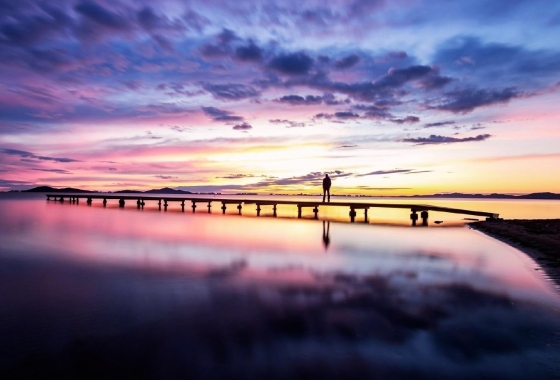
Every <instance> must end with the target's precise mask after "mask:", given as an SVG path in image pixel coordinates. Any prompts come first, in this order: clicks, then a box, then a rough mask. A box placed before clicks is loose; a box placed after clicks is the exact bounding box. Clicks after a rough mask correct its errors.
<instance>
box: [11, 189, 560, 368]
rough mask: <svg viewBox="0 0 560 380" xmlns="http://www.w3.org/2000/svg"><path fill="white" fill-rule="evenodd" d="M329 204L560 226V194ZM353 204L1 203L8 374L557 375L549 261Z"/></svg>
mask: <svg viewBox="0 0 560 380" xmlns="http://www.w3.org/2000/svg"><path fill="white" fill-rule="evenodd" d="M127 195H128V194H127ZM165 197H171V196H165ZM201 197H204V198H212V197H215V198H216V199H221V198H224V197H227V198H228V199H239V200H243V199H260V200H269V201H270V200H273V199H277V200H279V199H282V200H294V201H295V200H303V201H315V200H317V201H320V200H321V199H320V197H319V196H317V197H310V196H302V197H292V196H289V197H288V196H286V197H278V196H276V197H275V196H249V195H244V196H233V195H232V196H224V195H220V196H213V195H204V196H201ZM332 201H333V202H334V201H336V202H340V201H342V202H349V201H355V202H375V203H407V204H413V203H414V204H429V205H435V206H444V207H452V208H462V209H469V210H477V211H487V212H493V213H497V214H500V217H503V218H507V219H511V218H515V219H519V218H524V219H547V218H559V217H560V201H554V200H509V199H507V200H480V199H473V200H469V199H435V198H434V199H430V198H422V199H411V198H368V197H360V198H348V197H333V198H332ZM356 211H357V216H356V218H355V222H354V223H351V222H350V218H349V208H348V207H330V206H326V205H320V206H319V212H318V216H317V218H315V215H314V213H313V212H312V209H311V208H305V209H304V211H303V214H302V218H301V219H299V218H298V217H297V208H296V207H295V206H290V205H279V206H278V209H277V212H276V214H275V213H274V212H273V210H272V206H261V211H260V213H259V215H258V216H257V211H256V206H255V205H254V204H243V205H242V209H241V212H240V211H239V210H238V209H237V205H236V204H228V205H227V208H226V210H225V213H224V212H223V210H222V209H221V204H220V203H219V202H213V203H212V204H211V207H210V208H208V207H207V204H206V203H200V202H199V203H198V204H197V208H196V209H195V210H194V212H193V209H192V208H191V203H190V202H187V204H186V207H185V208H184V209H181V207H180V203H179V202H169V206H168V207H167V208H164V207H159V206H158V204H157V202H156V201H153V200H147V201H145V206H144V207H138V206H137V203H136V201H126V204H125V206H124V207H119V204H118V201H117V200H113V199H110V200H108V203H107V205H106V206H104V205H103V203H102V201H101V200H99V199H94V200H93V202H92V204H91V205H89V204H87V203H86V202H85V200H84V199H81V200H80V202H79V203H72V202H69V201H68V200H67V199H66V200H65V202H58V201H54V200H50V201H47V199H46V197H45V195H44V194H33V193H3V194H0V378H2V379H12V378H14V379H15V378H18V379H20V378H23V379H26V378H29V379H557V378H560V293H559V290H558V288H557V286H556V285H555V284H554V283H553V282H552V281H551V280H550V279H548V278H547V277H546V274H545V273H544V271H543V268H542V267H541V266H540V265H539V263H538V262H537V261H535V260H533V259H531V258H530V257H529V256H527V255H526V254H524V253H523V252H521V251H519V250H518V249H516V248H513V247H511V246H509V245H507V244H505V243H503V242H501V241H499V240H496V239H493V238H491V237H489V236H487V235H485V234H483V233H481V232H478V231H476V230H473V229H471V228H469V225H468V223H469V222H471V221H473V220H472V219H481V220H482V219H483V218H480V217H473V216H469V215H461V214H448V213H438V212H430V215H429V220H428V225H427V226H421V225H418V226H412V225H411V222H410V217H409V215H410V210H408V209H392V208H372V209H369V213H368V218H367V220H366V218H365V216H364V214H363V210H356ZM436 222H438V223H436Z"/></svg>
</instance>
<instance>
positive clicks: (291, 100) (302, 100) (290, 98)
mask: <svg viewBox="0 0 560 380" xmlns="http://www.w3.org/2000/svg"><path fill="white" fill-rule="evenodd" d="M275 102H278V103H287V104H291V105H294V106H297V105H316V104H321V103H322V102H323V98H322V97H321V96H314V95H307V96H306V97H303V96H299V95H286V96H283V97H281V98H279V99H276V100H275Z"/></svg>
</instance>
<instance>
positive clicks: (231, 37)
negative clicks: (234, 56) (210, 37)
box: [199, 29, 238, 59]
mask: <svg viewBox="0 0 560 380" xmlns="http://www.w3.org/2000/svg"><path fill="white" fill-rule="evenodd" d="M237 39H238V37H237V36H236V34H235V33H234V32H233V31H231V30H229V29H223V30H222V32H221V33H220V34H218V35H217V36H215V38H214V40H215V42H213V43H212V42H209V43H206V44H204V45H202V46H200V48H199V50H200V52H201V54H202V56H203V57H205V58H211V59H213V58H223V57H227V56H230V55H231V53H232V50H233V49H232V47H231V43H232V42H233V41H235V40H237Z"/></svg>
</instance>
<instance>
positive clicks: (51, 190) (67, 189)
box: [22, 186, 97, 193]
mask: <svg viewBox="0 0 560 380" xmlns="http://www.w3.org/2000/svg"><path fill="white" fill-rule="evenodd" d="M22 191H23V192H26V193H97V191H89V190H82V189H74V188H73V187H65V188H64V189H55V188H54V187H50V186H39V187H34V188H33V189H29V190H22Z"/></svg>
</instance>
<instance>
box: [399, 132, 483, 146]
mask: <svg viewBox="0 0 560 380" xmlns="http://www.w3.org/2000/svg"><path fill="white" fill-rule="evenodd" d="M490 137H492V135H488V134H485V135H478V136H474V137H462V138H460V137H449V136H440V135H430V137H418V138H407V139H402V140H401V141H402V142H410V143H415V144H416V145H431V144H451V143H461V142H471V141H484V140H487V139H489V138H490Z"/></svg>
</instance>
